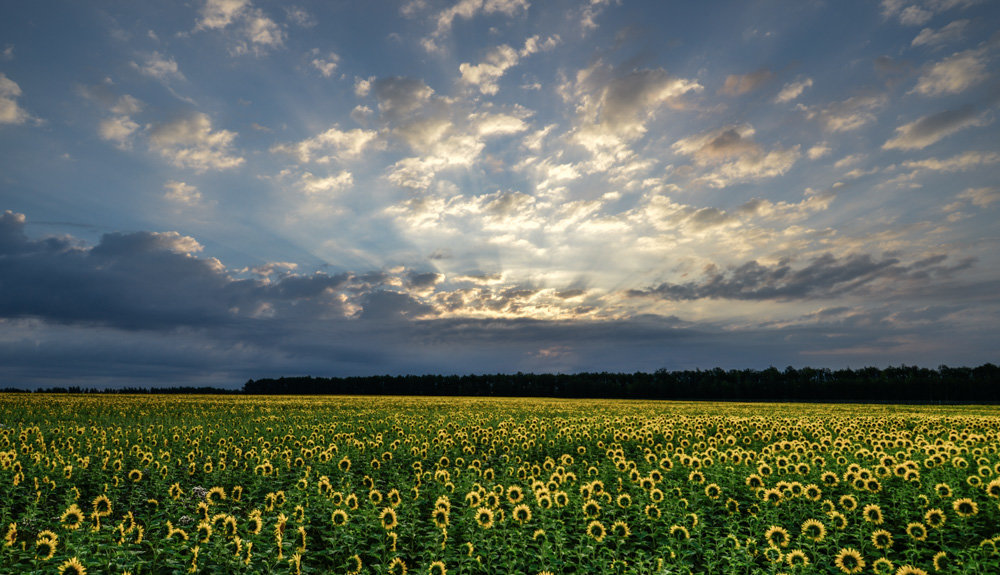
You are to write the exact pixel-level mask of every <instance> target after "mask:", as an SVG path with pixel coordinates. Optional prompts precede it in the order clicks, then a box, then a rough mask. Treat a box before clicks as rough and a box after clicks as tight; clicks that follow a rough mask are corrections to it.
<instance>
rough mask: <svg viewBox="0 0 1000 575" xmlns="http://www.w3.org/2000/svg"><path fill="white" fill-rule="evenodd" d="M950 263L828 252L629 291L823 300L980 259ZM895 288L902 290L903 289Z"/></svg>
mask: <svg viewBox="0 0 1000 575" xmlns="http://www.w3.org/2000/svg"><path fill="white" fill-rule="evenodd" d="M945 259H947V256H944V255H935V256H932V257H928V258H925V259H922V260H920V261H917V262H914V263H913V264H910V265H903V264H902V263H901V262H900V260H899V259H897V258H893V257H886V258H883V259H876V258H873V257H872V256H871V255H870V254H854V255H850V256H846V257H843V258H839V259H838V258H836V257H835V256H833V255H831V254H824V255H821V256H819V257H816V258H814V259H813V260H811V261H810V262H809V263H808V264H806V265H805V266H804V267H801V268H798V269H795V268H793V267H792V265H791V263H790V262H789V261H787V260H785V261H782V262H779V263H777V264H775V265H773V266H766V265H761V264H759V263H757V261H756V260H754V261H749V262H746V263H744V264H742V265H740V266H737V267H734V268H731V269H728V270H725V271H722V270H719V269H718V268H717V267H716V266H714V265H713V266H709V267H708V268H707V269H706V270H705V274H704V278H703V279H702V280H700V281H692V282H686V283H663V284H660V285H659V286H656V287H653V288H650V289H646V290H631V291H629V292H628V293H629V295H631V296H634V297H641V296H653V297H659V298H663V299H666V300H673V301H682V300H696V299H734V300H797V299H822V298H831V297H837V296H841V295H846V294H863V293H870V292H871V291H872V290H874V289H875V288H877V287H885V286H884V284H886V283H887V282H903V281H910V282H913V281H921V280H928V279H931V278H947V277H949V276H950V275H951V274H953V273H955V272H957V271H960V270H963V269H967V268H969V267H971V266H972V265H973V264H974V262H975V259H972V258H966V259H963V260H961V261H959V262H958V263H957V264H955V265H952V266H947V265H942V264H943V262H944V261H945ZM895 287H896V288H897V289H899V288H901V286H900V285H896V286H895Z"/></svg>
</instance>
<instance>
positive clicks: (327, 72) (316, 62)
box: [311, 50, 340, 78]
mask: <svg viewBox="0 0 1000 575" xmlns="http://www.w3.org/2000/svg"><path fill="white" fill-rule="evenodd" d="M313 54H314V55H316V57H315V58H313V59H312V62H311V63H312V65H313V68H316V69H317V70H319V73H320V74H323V77H325V78H329V77H330V76H332V75H333V72H334V71H335V70H336V69H337V64H339V63H340V56H338V55H336V54H334V53H333V52H330V54H329V55H328V56H327V57H326V58H323V57H320V56H319V55H318V54H319V50H313Z"/></svg>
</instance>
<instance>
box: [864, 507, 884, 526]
mask: <svg viewBox="0 0 1000 575" xmlns="http://www.w3.org/2000/svg"><path fill="white" fill-rule="evenodd" d="M861 515H862V516H864V518H865V521H867V522H868V523H872V524H875V525H881V524H882V522H883V521H884V519H883V517H882V508H881V507H879V506H878V505H876V504H874V503H869V504H868V505H865V508H864V509H862V510H861Z"/></svg>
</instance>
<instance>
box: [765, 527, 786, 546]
mask: <svg viewBox="0 0 1000 575" xmlns="http://www.w3.org/2000/svg"><path fill="white" fill-rule="evenodd" d="M764 539H765V540H766V541H767V542H768V543H769V544H770V545H774V546H775V547H788V541H789V540H790V538H789V536H788V531H787V530H785V528H784V527H781V526H779V525H772V526H770V527H768V528H767V531H765V532H764Z"/></svg>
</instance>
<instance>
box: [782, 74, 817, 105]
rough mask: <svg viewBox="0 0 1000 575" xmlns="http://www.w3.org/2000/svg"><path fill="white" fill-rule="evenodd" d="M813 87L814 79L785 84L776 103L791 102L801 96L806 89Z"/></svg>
mask: <svg viewBox="0 0 1000 575" xmlns="http://www.w3.org/2000/svg"><path fill="white" fill-rule="evenodd" d="M812 85H813V81H812V78H805V79H803V80H798V81H795V82H790V83H788V84H785V85H784V87H783V88H781V91H780V92H778V95H777V96H775V98H774V101H775V102H778V103H785V102H791V101H792V100H795V99H796V98H798V97H799V96H801V95H802V92H804V91H805V90H806V88H811V87H812Z"/></svg>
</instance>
